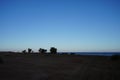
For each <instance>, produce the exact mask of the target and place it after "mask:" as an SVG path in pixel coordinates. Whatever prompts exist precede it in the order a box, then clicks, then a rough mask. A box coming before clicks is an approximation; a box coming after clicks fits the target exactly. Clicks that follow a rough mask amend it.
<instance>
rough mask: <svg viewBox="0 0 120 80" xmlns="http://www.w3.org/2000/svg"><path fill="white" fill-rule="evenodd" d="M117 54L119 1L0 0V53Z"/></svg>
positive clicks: (119, 39)
mask: <svg viewBox="0 0 120 80" xmlns="http://www.w3.org/2000/svg"><path fill="white" fill-rule="evenodd" d="M50 47H56V48H58V51H72V52H73V51H109V52H110V51H120V1H119V0H0V50H1V51H4V50H10V51H21V50H23V49H27V48H32V49H33V50H35V51H37V50H38V48H45V49H48V50H49V48H50Z"/></svg>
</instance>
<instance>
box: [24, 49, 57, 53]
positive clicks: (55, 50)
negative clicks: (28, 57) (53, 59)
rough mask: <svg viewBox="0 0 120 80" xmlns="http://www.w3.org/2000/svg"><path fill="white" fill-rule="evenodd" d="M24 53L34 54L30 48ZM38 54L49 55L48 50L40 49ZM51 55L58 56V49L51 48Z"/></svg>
mask: <svg viewBox="0 0 120 80" xmlns="http://www.w3.org/2000/svg"><path fill="white" fill-rule="evenodd" d="M22 53H34V51H33V50H32V49H31V48H28V49H27V50H23V51H22ZM38 53H41V54H45V53H47V49H43V48H39V49H38ZM50 53H51V54H57V48H55V47H51V48H50Z"/></svg>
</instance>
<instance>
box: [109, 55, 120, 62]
mask: <svg viewBox="0 0 120 80" xmlns="http://www.w3.org/2000/svg"><path fill="white" fill-rule="evenodd" d="M110 59H111V60H113V61H116V60H120V55H117V54H114V55H112V56H111V58H110Z"/></svg>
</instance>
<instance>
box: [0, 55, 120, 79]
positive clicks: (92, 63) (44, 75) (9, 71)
mask: <svg viewBox="0 0 120 80" xmlns="http://www.w3.org/2000/svg"><path fill="white" fill-rule="evenodd" d="M0 56H1V58H2V59H3V61H4V63H3V64H0V80H120V60H116V61H113V60H110V57H105V56H80V55H79V56H77V55H48V54H46V55H40V54H20V53H19V54H15V53H4V54H3V53H0Z"/></svg>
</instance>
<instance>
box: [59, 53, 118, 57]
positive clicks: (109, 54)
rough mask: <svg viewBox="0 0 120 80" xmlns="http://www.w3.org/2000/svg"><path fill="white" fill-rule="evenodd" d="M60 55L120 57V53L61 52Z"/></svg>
mask: <svg viewBox="0 0 120 80" xmlns="http://www.w3.org/2000/svg"><path fill="white" fill-rule="evenodd" d="M60 53H68V54H70V53H75V54H77V55H98V56H112V55H120V52H60Z"/></svg>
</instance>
